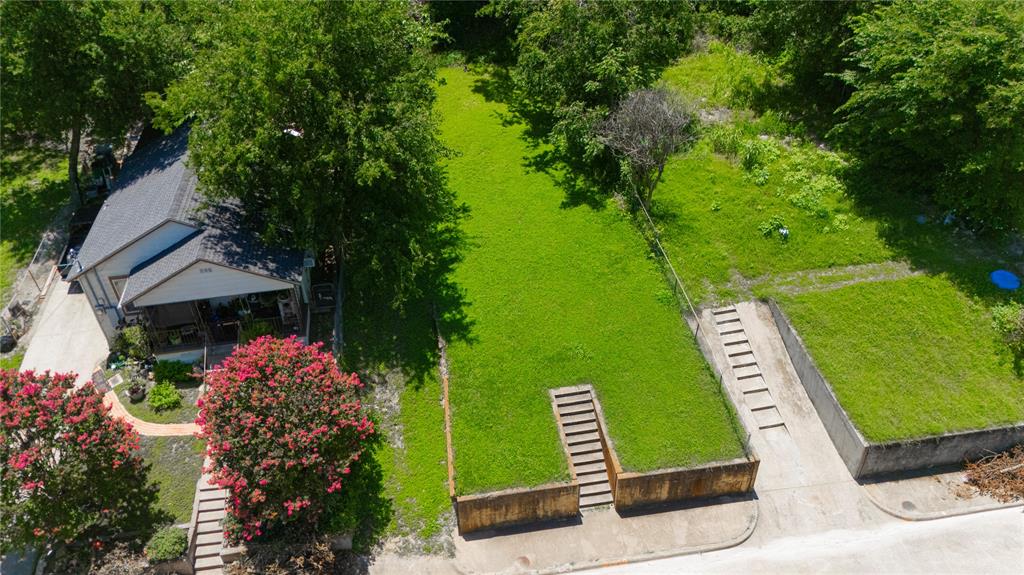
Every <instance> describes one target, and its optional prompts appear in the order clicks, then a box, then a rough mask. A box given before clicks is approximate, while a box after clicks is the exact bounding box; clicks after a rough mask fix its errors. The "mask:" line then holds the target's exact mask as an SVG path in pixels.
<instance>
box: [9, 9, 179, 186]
mask: <svg viewBox="0 0 1024 575" xmlns="http://www.w3.org/2000/svg"><path fill="white" fill-rule="evenodd" d="M0 20H2V21H3V34H2V35H0V57H2V61H3V65H2V67H0V70H2V71H0V84H2V85H3V103H4V106H3V108H4V111H3V115H4V120H3V123H4V124H5V126H6V125H11V126H12V127H13V128H14V129H16V130H18V131H25V132H29V133H32V134H33V135H35V136H36V137H39V138H42V139H46V140H51V141H66V142H67V151H68V178H69V180H70V184H71V188H72V192H73V193H80V191H79V185H78V155H79V150H80V146H81V141H82V136H83V134H89V135H91V136H93V137H94V138H99V139H116V138H123V137H124V135H125V133H126V132H127V131H128V128H129V127H130V126H132V125H133V124H135V123H136V122H138V121H140V120H143V119H145V118H146V116H147V111H148V108H147V107H146V106H145V103H144V100H143V94H144V93H145V92H148V91H158V90H162V89H163V88H164V87H165V86H166V85H167V83H168V82H169V81H170V80H171V79H172V78H173V77H174V75H175V74H176V72H177V71H178V70H179V69H180V64H181V62H182V61H183V59H184V55H185V53H186V52H185V47H186V45H187V43H186V42H184V41H182V36H181V29H180V28H179V27H177V26H175V25H174V18H173V4H164V3H157V2H142V1H139V0H134V1H127V0H126V1H123V2H111V1H104V0H83V1H80V2H43V1H37V2H27V1H26V2H3V3H0Z"/></svg>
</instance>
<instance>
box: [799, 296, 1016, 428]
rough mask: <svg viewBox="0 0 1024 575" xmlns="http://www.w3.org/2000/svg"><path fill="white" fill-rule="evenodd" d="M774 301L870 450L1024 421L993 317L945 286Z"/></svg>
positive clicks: (1008, 364)
mask: <svg viewBox="0 0 1024 575" xmlns="http://www.w3.org/2000/svg"><path fill="white" fill-rule="evenodd" d="M779 301H780V303H781V305H782V307H783V308H784V309H785V311H786V314H787V315H788V316H789V318H790V320H791V321H792V323H793V325H794V327H796V329H797V331H798V332H799V333H800V336H801V337H802V338H803V339H804V342H805V343H806V345H807V348H808V350H809V351H810V353H811V356H812V357H813V358H814V360H815V361H816V362H817V363H818V366H819V368H820V369H821V371H822V374H823V375H824V376H825V378H826V379H827V380H828V381H829V383H830V384H831V385H832V388H833V389H834V390H835V393H836V396H837V397H838V398H839V401H840V403H842V405H843V407H844V408H845V409H846V411H847V413H848V414H849V415H850V418H851V419H852V420H853V422H854V423H855V424H856V425H857V428H858V429H860V431H861V433H863V434H864V436H865V437H866V438H867V439H869V440H871V441H875V442H882V441H892V440H897V439H908V438H913V437H922V436H926V435H935V434H939V433H944V432H947V431H961V430H967V429H980V428H986V427H993V426H997V425H1004V424H1010V423H1020V422H1021V421H1024V378H1022V377H1020V376H1017V375H1016V374H1014V372H1013V368H1012V363H1011V360H1010V358H1009V356H1008V353H1007V351H1006V348H1005V346H1004V345H1002V344H1001V343H1000V342H999V341H998V338H997V334H996V333H995V331H994V329H993V328H992V324H991V316H990V314H989V313H988V311H987V310H986V308H985V306H983V305H981V304H978V303H976V302H974V301H972V300H970V299H968V298H967V297H965V296H964V295H963V294H962V293H961V292H960V291H958V290H957V289H956V287H955V286H954V285H953V284H951V283H950V282H949V281H948V280H946V279H945V278H943V277H912V278H906V279H902V280H897V281H885V282H875V283H863V284H857V285H853V286H848V287H844V288H840V289H836V290H832V291H825V292H810V293H804V294H800V295H796V296H780V297H779Z"/></svg>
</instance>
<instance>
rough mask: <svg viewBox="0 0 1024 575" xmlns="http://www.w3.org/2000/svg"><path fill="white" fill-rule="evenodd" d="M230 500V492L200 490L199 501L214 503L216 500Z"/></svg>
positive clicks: (224, 490) (223, 490)
mask: <svg viewBox="0 0 1024 575" xmlns="http://www.w3.org/2000/svg"><path fill="white" fill-rule="evenodd" d="M227 498H228V492H227V490H226V489H205V490H204V489H200V490H199V500H200V501H212V500H214V499H220V500H221V501H223V500H225V499H227Z"/></svg>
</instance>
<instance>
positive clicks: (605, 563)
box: [530, 499, 761, 575]
mask: <svg viewBox="0 0 1024 575" xmlns="http://www.w3.org/2000/svg"><path fill="white" fill-rule="evenodd" d="M752 502H753V504H754V514H753V518H752V519H751V520H750V522H749V524H748V525H747V528H746V529H744V530H743V533H740V534H739V535H738V536H736V537H734V538H732V539H729V540H727V541H722V542H719V543H709V544H707V545H700V546H697V547H689V548H683V549H670V550H667V551H656V552H654V553H645V554H641V555H630V556H627V557H623V558H622V559H611V560H601V561H588V562H586V563H567V564H564V565H560V566H558V567H552V568H550V569H543V570H539V571H530V573H537V574H538V575H554V574H559V573H569V572H576V571H587V570H591V569H601V568H605V567H617V566H622V565H630V564H633V563H640V562H644V561H656V560H658V559H668V558H670V557H683V556H685V555H697V554H700V553H707V552H709V551H720V550H722V549H728V548H730V547H736V546H737V545H740V544H742V543H743V542H745V541H746V540H747V539H750V536H751V535H753V534H754V529H756V528H757V522H758V519H759V518H760V515H761V506H760V504H759V503H758V501H757V500H756V499H754V500H752Z"/></svg>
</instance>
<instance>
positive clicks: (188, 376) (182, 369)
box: [153, 360, 192, 383]
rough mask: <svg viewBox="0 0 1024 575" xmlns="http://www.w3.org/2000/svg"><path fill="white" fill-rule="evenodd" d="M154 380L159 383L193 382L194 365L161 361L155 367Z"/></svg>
mask: <svg viewBox="0 0 1024 575" xmlns="http://www.w3.org/2000/svg"><path fill="white" fill-rule="evenodd" d="M153 378H154V379H156V380H157V381H169V382H171V383H187V382H189V381H191V380H192V364H190V363H185V362H183V361H169V360H160V361H158V362H156V364H155V365H153Z"/></svg>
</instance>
